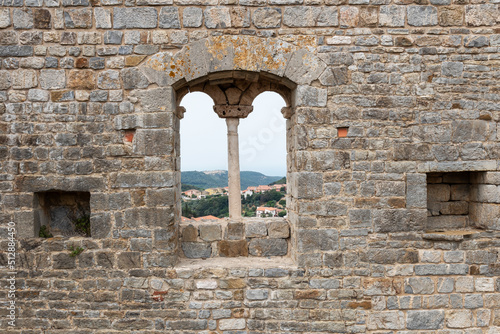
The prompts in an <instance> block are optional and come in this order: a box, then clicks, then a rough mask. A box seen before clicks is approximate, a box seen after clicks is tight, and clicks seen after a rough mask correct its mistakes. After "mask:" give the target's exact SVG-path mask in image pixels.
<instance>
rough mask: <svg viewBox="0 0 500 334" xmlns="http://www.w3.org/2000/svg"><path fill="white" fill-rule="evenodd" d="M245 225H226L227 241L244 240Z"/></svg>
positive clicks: (231, 223)
mask: <svg viewBox="0 0 500 334" xmlns="http://www.w3.org/2000/svg"><path fill="white" fill-rule="evenodd" d="M244 233H245V225H244V224H243V223H235V222H230V223H228V224H227V230H226V238H227V239H228V240H241V239H244V238H245V234H244Z"/></svg>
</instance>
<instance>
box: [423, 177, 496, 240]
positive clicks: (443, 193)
mask: <svg viewBox="0 0 500 334" xmlns="http://www.w3.org/2000/svg"><path fill="white" fill-rule="evenodd" d="M494 174H495V175H494ZM496 174H497V173H496V172H448V173H428V174H427V216H428V219H427V229H428V230H445V231H446V230H456V229H467V228H481V229H492V228H493V229H496V228H497V227H496V225H498V222H497V221H499V220H500V218H499V217H500V216H499V213H500V205H499V204H500V187H499V186H498V184H497V183H498V181H497V179H498V177H496ZM492 176H494V177H492ZM495 217H496V218H495Z"/></svg>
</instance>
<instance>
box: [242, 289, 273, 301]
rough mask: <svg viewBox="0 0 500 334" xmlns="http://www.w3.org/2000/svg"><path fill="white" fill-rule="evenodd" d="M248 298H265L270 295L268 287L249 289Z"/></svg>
mask: <svg viewBox="0 0 500 334" xmlns="http://www.w3.org/2000/svg"><path fill="white" fill-rule="evenodd" d="M246 297H247V299H248V300H264V299H267V298H268V297H269V290H267V289H248V290H247V291H246Z"/></svg>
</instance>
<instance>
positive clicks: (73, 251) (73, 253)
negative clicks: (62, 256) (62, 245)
mask: <svg viewBox="0 0 500 334" xmlns="http://www.w3.org/2000/svg"><path fill="white" fill-rule="evenodd" d="M69 250H70V251H71V253H70V254H69V256H71V257H75V256H78V255H80V254H81V253H82V252H83V251H84V249H83V248H82V247H76V248H75V247H74V246H71V247H69Z"/></svg>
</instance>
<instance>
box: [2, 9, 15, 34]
mask: <svg viewBox="0 0 500 334" xmlns="http://www.w3.org/2000/svg"><path fill="white" fill-rule="evenodd" d="M11 24H12V21H11V19H10V9H9V8H2V9H0V28H1V29H3V28H7V27H9V26H10V25H11Z"/></svg>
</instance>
